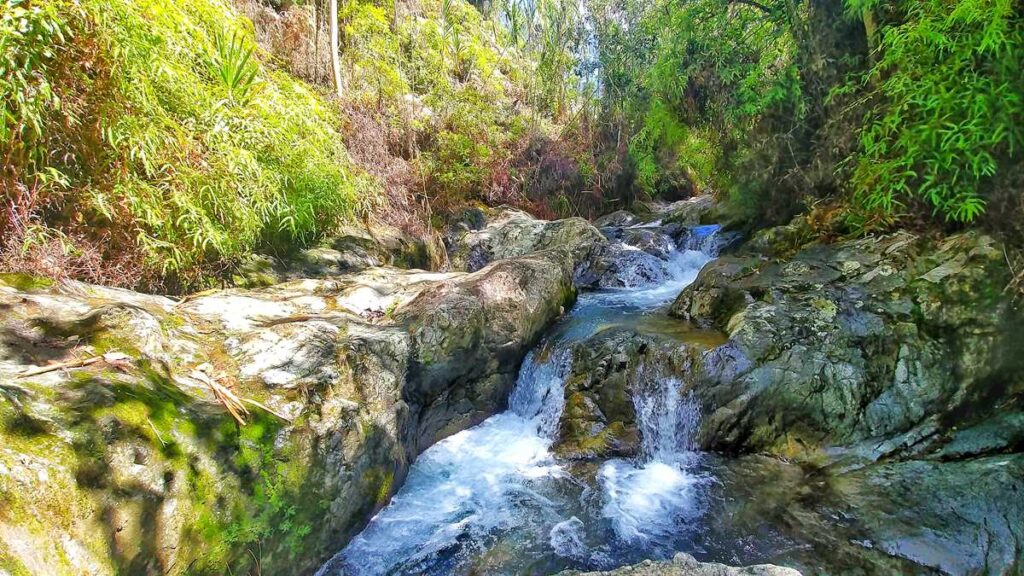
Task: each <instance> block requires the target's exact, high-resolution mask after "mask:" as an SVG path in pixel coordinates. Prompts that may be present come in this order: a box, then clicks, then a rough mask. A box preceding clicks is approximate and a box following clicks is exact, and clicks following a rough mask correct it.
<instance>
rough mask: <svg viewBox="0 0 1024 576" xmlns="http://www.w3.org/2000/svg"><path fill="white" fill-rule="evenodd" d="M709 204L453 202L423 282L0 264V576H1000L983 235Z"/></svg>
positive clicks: (261, 263)
mask: <svg viewBox="0 0 1024 576" xmlns="http://www.w3.org/2000/svg"><path fill="white" fill-rule="evenodd" d="M712 209H713V205H712V203H711V202H710V201H708V200H707V199H703V198H701V199H695V200H692V201H687V202H682V203H677V204H675V205H672V206H666V207H659V208H658V209H657V210H655V211H654V213H652V214H650V215H648V216H645V217H638V216H635V215H633V214H629V213H625V212H620V213H616V214H613V215H610V216H608V217H606V218H604V219H602V220H600V221H598V222H595V223H594V225H591V224H589V223H587V222H585V221H583V220H580V219H568V220H561V221H555V222H544V221H539V220H536V219H533V218H531V217H530V216H528V215H526V214H524V213H522V212H518V211H515V210H509V209H499V210H494V211H487V212H484V211H479V212H470V213H467V216H466V218H464V219H463V223H462V224H461V225H460V226H458V227H456V228H455V229H453V230H452V232H451V233H450V234H449V235H448V238H447V246H446V248H447V252H448V260H449V262H450V263H451V266H452V267H453V268H454V269H456V270H465V272H458V271H456V272H449V273H434V272H423V271H419V270H415V269H401V268H394V267H391V266H389V265H388V264H391V265H414V266H415V265H425V264H426V261H427V259H428V256H429V254H428V252H429V251H428V250H426V248H425V247H423V246H422V245H417V244H416V243H415V242H412V241H408V240H406V239H404V238H402V237H401V236H400V235H397V234H381V233H379V231H370V233H367V232H366V231H355V232H351V233H348V234H346V235H345V236H343V237H339V238H338V239H335V240H332V241H330V242H327V243H325V244H324V245H323V246H321V247H319V248H316V249H313V250H309V251H306V252H304V253H303V254H300V255H299V257H298V258H296V259H293V261H289V262H281V261H276V260H272V259H263V260H260V259H255V260H254V261H253V262H251V263H250V264H249V265H247V266H246V267H245V268H244V269H243V270H242V271H241V277H240V278H239V279H238V281H239V283H242V284H246V285H250V286H261V285H267V286H266V287H264V288H249V289H233V290H225V291H219V292H213V293H206V294H200V295H196V296H194V297H191V298H188V299H185V300H172V299H168V298H163V297H157V296H147V295H141V294H135V293H131V292H126V291H121V290H113V289H109V288H101V287H95V286H86V285H81V284H75V283H68V284H61V285H48V283H46V282H43V281H39V280H35V279H31V278H26V277H22V276H17V275H7V276H0V440H2V442H0V574H3V575H4V576H7V575H8V574H10V575H18V574H114V573H126V574H127V573H130V574H193V573H199V574H202V573H223V572H225V571H226V570H228V569H230V570H232V571H233V572H234V573H245V572H246V571H259V570H262V573H273V574H309V573H312V572H314V571H317V570H318V569H319V570H320V572H321V573H323V574H337V573H344V574H363V573H366V574H400V573H410V574H411V573H416V574H422V573H433V574H449V573H459V574H464V573H465V574H468V573H480V574H520V573H536V574H544V573H548V574H550V573H557V572H559V571H562V570H577V571H583V572H586V571H594V570H605V571H609V570H610V571H613V572H612V573H622V574H648V573H649V574H655V573H656V574H677V573H678V574H733V573H736V574H787V573H791V572H787V570H788V569H789V568H793V569H797V570H799V571H802V572H803V573H807V574H815V573H858V574H891V573H913V574H918V573H933V572H934V573H949V574H1014V573H1016V572H1017V571H1019V570H1020V567H1021V565H1022V564H1021V558H1022V555H1024V533H1022V528H1021V526H1024V480H1022V478H1024V456H1022V455H1021V447H1022V445H1024V442H1022V440H1024V402H1022V390H1024V379H1022V376H1021V375H1022V374H1024V372H1022V371H1021V367H1022V366H1021V365H1022V364H1024V356H1022V355H1021V354H1020V351H1021V350H1024V340H1022V337H1021V333H1022V332H1021V325H1022V324H1021V314H1020V312H1019V311H1018V310H1017V309H1016V308H1015V307H1014V305H1013V301H1012V298H1011V295H1009V294H1007V293H1005V292H1004V290H1003V287H1004V286H1005V285H1006V280H1007V274H1008V271H1007V270H1006V268H1005V263H1004V262H1003V259H1002V251H1001V248H1000V247H999V246H998V244H997V243H995V242H994V241H993V240H991V239H990V238H988V237H985V236H983V235H979V234H959V235H953V236H950V237H947V238H936V239H931V238H920V237H916V236H911V235H908V234H899V235H892V236H884V237H878V238H868V239H862V240H856V241H842V242H835V243H833V244H829V245H819V244H810V245H805V244H803V243H802V242H801V241H800V239H801V238H805V237H807V236H808V235H807V234H806V231H805V230H804V225H803V224H802V223H801V222H800V221H796V222H794V224H792V225H790V226H787V227H782V228H776V229H772V230H768V231H762V232H761V233H759V234H758V235H757V236H755V237H754V238H752V239H750V240H749V241H747V242H745V243H742V244H741V243H740V242H739V239H738V237H737V236H736V235H734V234H731V233H728V232H726V231H723V230H721V229H720V228H719V227H718V226H716V225H714V224H713V223H712V222H710V221H709V219H712V218H713V217H712V216H709V211H710V210H712ZM723 250H724V251H725V253H726V255H724V256H719V252H721V251H723ZM574 302H575V304H574ZM506 409H507V411H506ZM371 518H373V520H372V521H371ZM339 551H340V552H339ZM679 552H683V553H685V554H683V555H679V556H676V554H677V553H679ZM332 556H333V560H331V561H330V562H328V563H327V564H325V565H323V563H324V562H325V561H327V560H328V559H329V558H332ZM645 559H653V560H654V561H655V562H653V563H651V562H647V563H644V562H643V561H644V560H645ZM715 562H718V563H724V564H731V565H734V566H746V565H755V564H757V565H759V564H765V563H770V564H774V565H776V566H774V567H772V566H751V567H750V568H747V569H740V568H736V569H731V568H727V567H725V566H722V565H717V564H714V563H715ZM632 564H635V566H632V567H629V566H626V567H623V566H624V565H632ZM321 565H322V566H321ZM787 567H788V568H787ZM741 570H742V571H741Z"/></svg>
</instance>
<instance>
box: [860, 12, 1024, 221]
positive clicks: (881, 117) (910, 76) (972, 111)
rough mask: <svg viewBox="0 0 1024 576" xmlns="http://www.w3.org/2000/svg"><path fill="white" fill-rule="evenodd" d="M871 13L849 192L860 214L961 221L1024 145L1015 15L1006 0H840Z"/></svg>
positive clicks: (974, 213) (1022, 48)
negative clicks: (865, 111) (873, 31)
mask: <svg viewBox="0 0 1024 576" xmlns="http://www.w3.org/2000/svg"><path fill="white" fill-rule="evenodd" d="M847 4H848V5H849V8H850V10H851V11H853V12H854V13H856V14H863V13H865V12H867V13H871V12H878V13H879V14H878V15H879V16H880V17H882V18H883V19H884V20H883V24H882V27H881V29H880V30H879V31H878V33H877V35H878V42H877V47H876V48H875V50H874V54H875V58H876V61H875V62H874V64H873V66H872V67H871V69H870V70H869V71H868V73H867V74H866V75H865V77H864V85H865V90H866V91H867V92H868V93H869V95H870V96H871V97H872V98H873V99H874V100H875V102H876V103H875V105H874V107H873V108H872V110H871V113H870V115H869V117H868V119H867V122H866V124H865V126H864V127H863V129H862V130H861V132H860V140H861V149H860V151H859V153H858V154H857V155H856V157H855V163H856V169H855V171H854V173H853V184H854V186H855V188H856V192H857V196H856V198H857V200H858V202H859V203H860V207H861V208H862V209H864V210H867V211H869V212H882V213H884V214H892V213H898V212H900V211H902V210H904V209H905V208H906V207H907V206H908V205H909V204H911V203H914V202H920V201H923V202H925V203H927V205H928V206H930V207H931V208H932V210H933V212H934V213H935V214H936V215H938V216H939V217H940V218H943V219H945V220H951V221H957V222H971V221H973V220H975V219H977V218H978V216H979V215H980V214H981V213H982V211H983V210H984V206H985V198H986V188H988V187H989V185H990V184H991V182H992V178H993V176H995V175H996V173H997V172H999V171H1000V170H1003V169H1006V168H1007V166H1008V164H1009V163H1010V162H1020V156H1021V149H1022V146H1024V84H1022V82H1021V74H1022V72H1021V71H1022V70H1024V16H1022V14H1021V8H1020V4H1019V3H1018V2H1015V1H1014V0H956V1H954V2H949V1H944V0H917V1H913V2H896V3H891V4H890V3H881V2H879V1H878V0H848V1H847Z"/></svg>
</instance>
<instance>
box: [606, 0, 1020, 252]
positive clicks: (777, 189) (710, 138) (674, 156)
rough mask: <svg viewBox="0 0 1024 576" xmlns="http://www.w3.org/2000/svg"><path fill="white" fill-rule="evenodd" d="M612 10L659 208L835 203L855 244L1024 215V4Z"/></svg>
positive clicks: (772, 213) (631, 6) (616, 104)
mask: <svg viewBox="0 0 1024 576" xmlns="http://www.w3.org/2000/svg"><path fill="white" fill-rule="evenodd" d="M595 1H596V2H597V4H598V8H597V13H598V14H600V15H602V16H603V17H599V18H597V22H598V23H599V27H598V30H599V39H600V40H599V45H600V48H601V51H602V53H601V62H602V64H603V80H604V82H605V86H606V90H605V102H604V106H605V107H607V108H608V109H610V110H614V111H621V112H620V114H619V116H620V117H622V122H624V123H625V124H626V125H627V126H628V127H629V128H631V129H632V139H631V141H630V153H631V157H632V160H633V161H634V162H635V165H636V169H637V184H638V185H639V186H640V187H641V188H642V189H643V190H644V191H646V192H647V193H649V194H657V193H659V192H661V191H662V190H664V189H666V188H671V187H676V186H680V185H690V186H697V187H704V188H711V189H715V190H719V191H724V192H728V193H729V194H730V195H731V197H732V198H733V200H734V201H735V204H736V205H737V206H738V207H740V208H742V209H744V210H745V212H746V213H745V216H746V217H747V218H749V219H751V220H755V221H758V222H760V223H771V222H781V221H784V220H786V219H787V218H789V217H791V216H793V215H794V214H795V213H797V212H799V211H802V210H805V209H807V208H809V207H810V205H813V204H814V203H816V202H819V201H821V200H823V199H824V200H827V201H828V203H830V204H833V205H835V204H837V203H838V204H839V208H840V209H839V210H837V211H835V216H839V218H834V220H836V222H835V224H836V225H837V226H838V227H839V228H841V229H843V230H845V231H847V232H855V233H856V232H863V231H865V230H872V229H877V228H882V227H886V226H891V225H893V224H894V223H895V222H897V221H901V220H902V221H903V222H907V221H908V220H912V219H914V218H916V217H925V218H933V219H934V220H935V221H938V222H945V223H953V224H965V223H971V222H975V221H977V220H979V219H981V218H982V217H983V216H984V214H985V211H986V210H985V209H986V206H987V205H989V204H996V205H998V208H997V209H996V210H994V211H992V216H993V217H994V218H993V220H998V219H999V217H1000V216H1004V218H1002V220H1003V222H1004V223H1005V222H1008V221H1009V220H1010V219H1012V217H1011V218H1005V216H1006V215H1008V214H1014V215H1015V216H1017V217H1019V216H1020V215H1021V214H1022V213H1021V189H1020V177H1021V170H1020V165H1021V154H1022V151H1021V146H1022V144H1024V79H1022V75H1021V73H1020V70H1021V69H1022V66H1024V15H1022V10H1021V7H1020V5H1019V4H1018V3H1015V2H1013V1H1012V0H956V1H949V0H906V1H900V2H877V1H874V0H846V1H845V2H843V1H840V0H815V1H808V2H796V1H792V0H765V1H763V2H748V1H733V2H721V1H718V0H691V1H685V2H683V1H678V0H656V1H655V2H642V1H633V0H631V1H628V2H625V3H620V2H609V1H604V0H595ZM833 207H834V206H833ZM996 223H997V224H998V222H996ZM1018 233H1019V231H1018Z"/></svg>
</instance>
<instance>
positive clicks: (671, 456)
mask: <svg viewBox="0 0 1024 576" xmlns="http://www.w3.org/2000/svg"><path fill="white" fill-rule="evenodd" d="M681 388H682V381H680V380H679V379H678V378H677V377H674V376H666V375H664V374H662V372H661V371H660V370H658V369H657V368H653V367H647V366H642V367H640V368H638V369H637V382H636V383H635V390H634V392H633V406H634V410H635V412H636V420H637V427H638V428H639V430H640V436H641V449H642V453H641V456H640V458H639V459H638V460H637V461H629V460H625V459H615V460H609V461H608V462H606V463H605V464H604V465H602V466H601V469H600V471H599V472H598V480H599V482H600V483H601V487H602V488H603V490H604V494H605V500H604V505H603V507H602V510H601V512H602V515H603V516H604V517H605V518H607V519H608V520H609V521H610V522H611V525H612V528H613V530H614V531H615V534H616V535H617V536H618V537H619V538H621V539H622V540H623V541H625V542H627V543H630V544H634V545H635V544H650V545H651V546H652V547H655V548H656V547H657V545H658V540H659V539H666V538H670V537H671V536H673V535H674V534H675V533H677V532H678V531H680V530H682V529H684V528H685V524H686V523H688V522H690V521H692V520H693V519H695V518H697V517H698V516H699V515H700V513H701V509H700V503H699V501H698V499H697V495H696V490H697V488H698V487H699V485H700V484H701V482H702V481H703V480H702V478H700V477H697V476H694V475H693V474H691V473H689V472H688V471H687V468H688V467H691V466H692V465H693V463H694V461H695V460H696V458H697V455H696V454H695V453H694V452H693V450H694V449H695V447H696V445H695V436H696V433H697V426H698V425H699V423H700V407H699V405H698V404H697V401H696V398H694V397H693V395H692V394H686V395H683V394H682V392H681Z"/></svg>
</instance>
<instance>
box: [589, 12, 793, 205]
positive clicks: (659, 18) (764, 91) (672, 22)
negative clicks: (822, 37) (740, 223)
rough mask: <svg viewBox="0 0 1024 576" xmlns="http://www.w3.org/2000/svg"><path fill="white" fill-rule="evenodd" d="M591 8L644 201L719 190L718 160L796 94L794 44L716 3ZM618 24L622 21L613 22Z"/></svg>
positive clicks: (761, 19) (757, 17) (760, 16)
mask: <svg viewBox="0 0 1024 576" xmlns="http://www.w3.org/2000/svg"><path fill="white" fill-rule="evenodd" d="M616 9H617V10H624V11H625V12H626V14H625V15H624V16H623V15H615V16H612V14H610V13H609V11H610V10H613V8H612V7H611V6H609V5H607V4H603V3H601V2H595V10H597V11H599V13H603V14H605V17H606V18H609V19H610V21H609V22H605V23H604V25H603V26H602V27H601V28H599V41H600V48H601V58H602V62H603V63H607V64H608V67H607V68H606V69H604V70H603V71H602V72H603V74H604V77H605V82H606V84H607V85H608V86H609V93H608V96H610V97H612V98H616V99H619V100H620V101H617V102H614V103H612V105H614V106H616V107H622V108H624V109H625V110H626V112H627V114H628V115H629V116H630V117H631V118H634V119H635V120H634V121H635V132H634V134H633V136H632V138H631V140H630V143H629V151H630V155H631V157H632V160H633V162H634V163H635V166H636V184H637V185H638V187H639V188H640V190H641V191H642V192H644V193H645V194H646V195H648V196H655V195H658V194H664V193H671V192H673V190H674V189H678V188H679V187H680V186H684V185H687V184H689V185H695V186H697V187H700V188H704V187H710V186H712V185H714V184H722V183H723V182H724V180H723V178H722V177H721V176H720V175H719V174H718V171H719V170H720V169H721V168H722V167H723V162H724V161H725V158H724V154H725V153H726V152H730V153H732V154H735V153H736V151H737V149H742V148H743V146H744V141H745V139H746V138H747V137H748V135H749V133H750V131H751V129H752V128H753V127H754V124H755V122H756V120H757V119H758V118H759V117H760V116H761V115H762V114H764V113H765V111H766V110H768V109H769V108H771V107H772V106H775V105H777V104H778V103H779V102H782V101H793V100H796V99H798V97H799V84H798V83H796V82H794V81H793V80H794V72H793V65H792V54H793V50H794V43H793V40H792V38H791V37H790V36H788V35H787V34H786V33H785V29H784V28H782V27H780V26H779V25H778V23H777V22H776V20H775V19H774V18H773V17H771V15H766V14H764V13H763V12H762V11H760V10H758V9H755V8H753V7H750V6H746V5H732V6H731V5H730V4H729V3H724V2H720V1H717V0H697V1H693V2H685V3H679V2H672V1H668V0H666V1H663V2H657V3H655V4H654V5H644V4H635V5H634V4H630V3H626V4H624V5H621V6H618V7H617V8H616ZM619 21H622V22H623V23H624V24H625V25H622V24H618V22H619Z"/></svg>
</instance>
